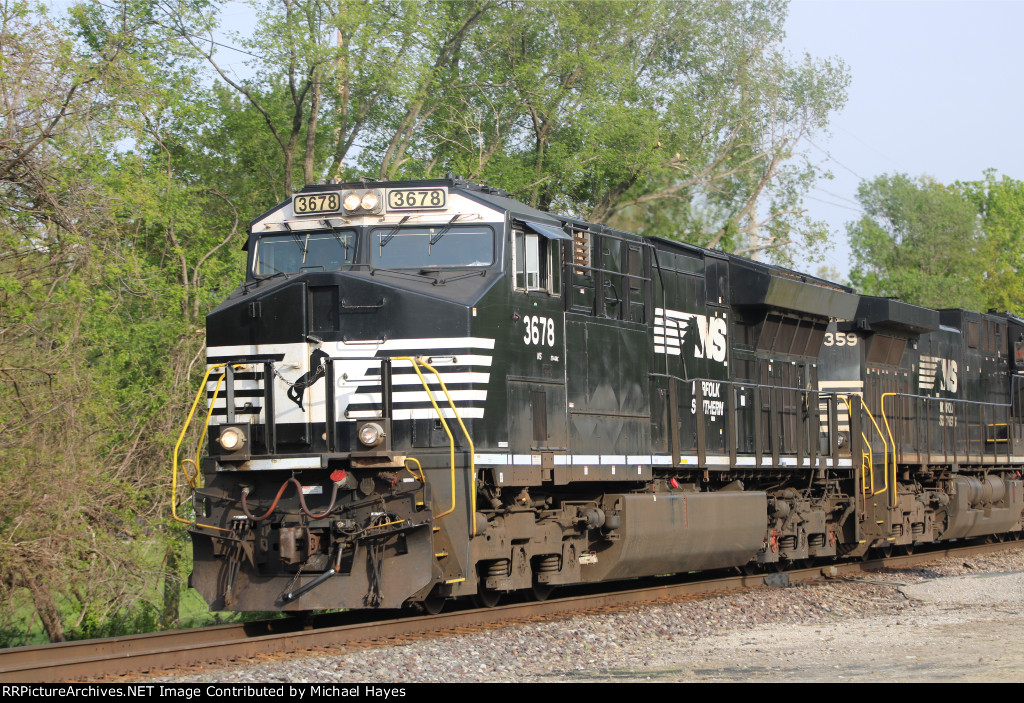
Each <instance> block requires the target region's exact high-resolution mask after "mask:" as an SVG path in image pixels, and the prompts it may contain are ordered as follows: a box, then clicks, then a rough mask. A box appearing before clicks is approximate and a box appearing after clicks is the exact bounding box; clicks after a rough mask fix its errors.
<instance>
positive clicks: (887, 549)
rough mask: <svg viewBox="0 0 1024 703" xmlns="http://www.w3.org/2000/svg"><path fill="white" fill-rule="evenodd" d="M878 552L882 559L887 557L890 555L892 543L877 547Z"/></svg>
mask: <svg viewBox="0 0 1024 703" xmlns="http://www.w3.org/2000/svg"><path fill="white" fill-rule="evenodd" d="M878 553H879V554H880V555H881V556H882V558H883V559H888V558H889V557H891V556H892V545H891V544H887V545H885V546H884V547H879V548H878Z"/></svg>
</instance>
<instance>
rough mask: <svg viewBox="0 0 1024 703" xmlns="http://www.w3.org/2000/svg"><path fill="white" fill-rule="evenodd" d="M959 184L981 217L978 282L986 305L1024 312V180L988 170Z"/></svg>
mask: <svg viewBox="0 0 1024 703" xmlns="http://www.w3.org/2000/svg"><path fill="white" fill-rule="evenodd" d="M956 186H957V188H958V190H960V192H961V193H962V194H963V196H964V197H965V198H966V199H967V201H968V202H970V203H971V204H972V205H973V206H974V208H975V210H976V211H977V213H978V215H979V216H980V219H981V229H982V231H983V232H984V237H983V239H982V240H981V242H979V244H978V266H979V269H978V272H977V279H978V280H977V285H978V287H979V288H980V290H981V292H982V294H983V295H984V299H985V307H986V308H994V309H996V310H1005V311H1008V312H1013V313H1016V314H1017V315H1022V316H1024V182H1021V181H1018V180H1015V179H1012V178H1009V177H1008V176H1002V177H1001V178H997V177H996V174H995V172H994V171H987V172H986V173H985V178H984V179H983V180H980V181H969V182H964V183H957V184H956Z"/></svg>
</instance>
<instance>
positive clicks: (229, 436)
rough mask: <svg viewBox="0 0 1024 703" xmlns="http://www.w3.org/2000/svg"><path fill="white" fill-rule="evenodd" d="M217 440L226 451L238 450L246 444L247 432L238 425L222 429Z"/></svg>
mask: <svg viewBox="0 0 1024 703" xmlns="http://www.w3.org/2000/svg"><path fill="white" fill-rule="evenodd" d="M217 442H218V443H219V444H220V446H221V447H223V448H224V450H225V451H228V452H237V451H238V450H239V449H241V448H242V446H243V445H244V444H245V433H244V432H242V430H240V429H239V428H237V427H225V428H223V429H221V431H220V436H219V437H217Z"/></svg>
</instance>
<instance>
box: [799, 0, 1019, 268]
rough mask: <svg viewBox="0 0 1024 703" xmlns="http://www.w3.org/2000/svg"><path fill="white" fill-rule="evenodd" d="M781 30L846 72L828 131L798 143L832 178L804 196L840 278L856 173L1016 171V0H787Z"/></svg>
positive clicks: (960, 176)
mask: <svg viewBox="0 0 1024 703" xmlns="http://www.w3.org/2000/svg"><path fill="white" fill-rule="evenodd" d="M786 35H787V36H786V41H785V47H786V49H787V50H788V51H790V52H791V53H793V54H794V55H795V56H801V55H803V54H804V53H809V54H811V55H812V56H816V57H838V58H841V59H842V60H843V61H844V62H845V63H846V65H847V67H848V68H849V70H850V74H851V83H850V87H849V91H848V101H847V104H846V107H845V108H844V109H843V110H842V111H841V112H840V113H838V114H837V115H835V116H834V117H833V119H832V123H831V129H830V131H831V137H824V136H823V137H815V138H813V139H812V142H811V143H810V144H808V145H807V146H808V154H809V156H810V157H811V159H812V160H813V161H814V162H815V163H818V164H820V165H821V166H823V167H825V168H827V169H828V170H829V171H831V172H832V174H833V175H834V180H832V181H828V182H823V183H821V184H820V185H819V186H818V187H817V188H815V189H814V190H813V191H811V192H810V193H809V196H808V198H807V199H806V201H805V206H806V207H807V209H808V210H809V212H810V214H811V215H812V216H813V217H814V218H816V219H820V220H824V221H826V222H827V223H828V224H829V227H830V229H831V230H832V232H833V238H834V239H835V240H836V242H837V244H836V247H835V249H834V250H833V251H832V252H829V253H827V254H826V256H825V263H826V265H828V266H830V267H832V268H833V269H835V270H837V271H838V272H839V273H840V274H842V275H843V276H846V275H847V274H848V272H849V257H850V254H849V247H848V245H847V243H846V235H845V232H846V223H847V222H849V221H851V220H855V219H857V218H858V216H859V207H858V204H857V200H856V193H857V186H858V185H859V184H860V182H861V181H862V180H865V179H867V180H870V179H872V178H874V177H875V176H878V175H881V174H884V173H896V172H902V173H907V174H909V175H911V176H921V175H928V176H931V177H932V178H934V179H936V180H938V181H940V182H942V183H952V182H954V181H957V180H961V181H971V180H979V179H981V178H982V177H983V176H984V172H985V170H986V169H995V170H996V171H997V172H998V173H999V174H1005V175H1007V176H1010V177H1011V178H1016V179H1024V124H1022V123H1024V2H1020V1H1012V2H1011V1H1004V2H981V1H977V0H975V1H972V2H951V1H950V2H938V1H936V0H916V1H909V0H908V1H904V2H895V1H892V0H887V1H884V2H883V1H874V2H868V1H866V0H860V1H851V0H845V1H838V0H837V1H829V0H793V1H792V2H791V4H790V7H789V18H788V20H787V22H786ZM796 268H798V269H802V270H807V271H810V272H815V271H816V269H817V264H809V263H798V264H797V265H796Z"/></svg>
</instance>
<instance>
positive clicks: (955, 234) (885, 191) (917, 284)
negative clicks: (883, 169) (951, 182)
mask: <svg viewBox="0 0 1024 703" xmlns="http://www.w3.org/2000/svg"><path fill="white" fill-rule="evenodd" d="M857 199H858V200H859V201H860V204H861V207H862V208H863V210H864V216H863V217H862V218H861V219H860V220H858V221H856V222H852V223H850V224H849V225H848V226H847V230H848V233H849V236H850V246H851V248H852V250H853V267H852V269H851V271H850V281H851V283H852V284H853V286H854V287H855V288H857V289H858V290H860V291H862V292H864V293H867V294H869V295H882V296H894V297H898V298H900V299H902V300H905V301H907V302H909V303H914V304H917V305H924V306H927V307H932V308H944V307H964V308H969V309H978V308H980V307H981V306H982V305H983V304H984V298H983V295H982V294H981V292H980V291H979V289H978V286H977V284H976V279H977V277H978V274H979V272H980V269H979V268H978V257H979V253H980V250H981V249H980V247H981V246H982V242H983V238H982V232H981V229H980V228H979V224H978V218H977V211H976V209H975V208H974V207H973V206H972V205H971V203H970V202H968V201H967V200H965V199H964V198H963V197H962V196H961V195H960V193H958V192H957V190H956V189H952V188H948V187H946V186H944V185H942V184H941V183H938V182H936V181H934V180H932V179H930V178H926V177H922V178H918V179H912V178H910V177H909V176H907V175H904V174H896V175H892V176H888V175H884V176H879V177H878V178H875V179H874V180H872V181H869V182H865V183H862V184H861V186H860V188H859V189H858V191H857ZM981 270H983V269H981Z"/></svg>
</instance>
